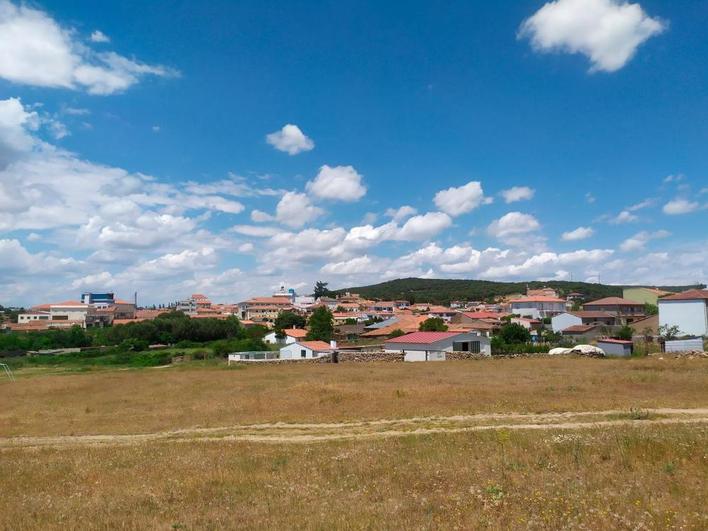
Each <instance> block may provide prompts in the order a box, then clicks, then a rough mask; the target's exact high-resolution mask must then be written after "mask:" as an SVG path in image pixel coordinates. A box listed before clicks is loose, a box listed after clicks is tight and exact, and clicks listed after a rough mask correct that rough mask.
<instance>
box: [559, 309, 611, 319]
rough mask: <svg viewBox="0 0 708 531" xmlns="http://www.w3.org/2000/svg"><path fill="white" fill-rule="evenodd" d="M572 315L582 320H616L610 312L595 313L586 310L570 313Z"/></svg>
mask: <svg viewBox="0 0 708 531" xmlns="http://www.w3.org/2000/svg"><path fill="white" fill-rule="evenodd" d="M570 314H571V315H574V316H575V317H580V318H581V319H582V318H583V317H584V318H586V319H601V318H603V319H609V318H612V319H614V318H615V316H614V315H613V314H611V313H610V312H601V311H593V310H585V311H578V312H570Z"/></svg>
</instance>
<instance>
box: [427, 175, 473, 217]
mask: <svg viewBox="0 0 708 531" xmlns="http://www.w3.org/2000/svg"><path fill="white" fill-rule="evenodd" d="M434 202H435V206H437V207H438V208H439V209H440V210H442V211H443V212H445V213H446V214H449V215H451V216H453V217H455V216H459V215H462V214H466V213H468V212H472V211H473V210H474V209H475V208H477V207H478V206H480V205H481V204H483V203H484V202H485V197H484V191H483V190H482V183H480V182H479V181H470V182H469V183H467V184H465V185H464V186H459V187H457V188H455V187H452V188H448V189H447V190H441V191H439V192H438V193H437V194H435V199H434Z"/></svg>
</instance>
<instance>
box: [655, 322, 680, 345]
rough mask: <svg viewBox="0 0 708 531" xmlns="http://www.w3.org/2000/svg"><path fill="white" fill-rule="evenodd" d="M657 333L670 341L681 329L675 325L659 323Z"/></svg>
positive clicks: (678, 334)
mask: <svg viewBox="0 0 708 531" xmlns="http://www.w3.org/2000/svg"><path fill="white" fill-rule="evenodd" d="M659 335H660V336H661V337H663V338H664V339H665V340H667V341H670V340H672V339H676V338H677V337H678V336H680V335H681V330H680V329H679V327H678V326H677V325H672V326H669V325H661V326H660V327H659Z"/></svg>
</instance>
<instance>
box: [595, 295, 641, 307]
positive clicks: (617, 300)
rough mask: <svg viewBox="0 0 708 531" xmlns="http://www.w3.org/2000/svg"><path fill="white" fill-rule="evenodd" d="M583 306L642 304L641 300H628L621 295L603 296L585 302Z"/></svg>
mask: <svg viewBox="0 0 708 531" xmlns="http://www.w3.org/2000/svg"><path fill="white" fill-rule="evenodd" d="M583 306H644V303H643V302H637V301H630V300H629V299H623V298H622V297H605V298H604V299H597V300H596V301H591V302H586V303H585V304H583Z"/></svg>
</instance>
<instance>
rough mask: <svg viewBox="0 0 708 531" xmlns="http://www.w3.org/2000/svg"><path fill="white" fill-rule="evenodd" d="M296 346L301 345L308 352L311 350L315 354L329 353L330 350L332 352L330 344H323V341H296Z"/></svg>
mask: <svg viewBox="0 0 708 531" xmlns="http://www.w3.org/2000/svg"><path fill="white" fill-rule="evenodd" d="M296 344H297V345H301V346H303V347H305V348H309V349H310V350H313V351H315V352H324V351H327V352H329V351H330V350H332V347H331V346H330V344H329V343H325V342H324V341H298V342H297V343H296Z"/></svg>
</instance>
